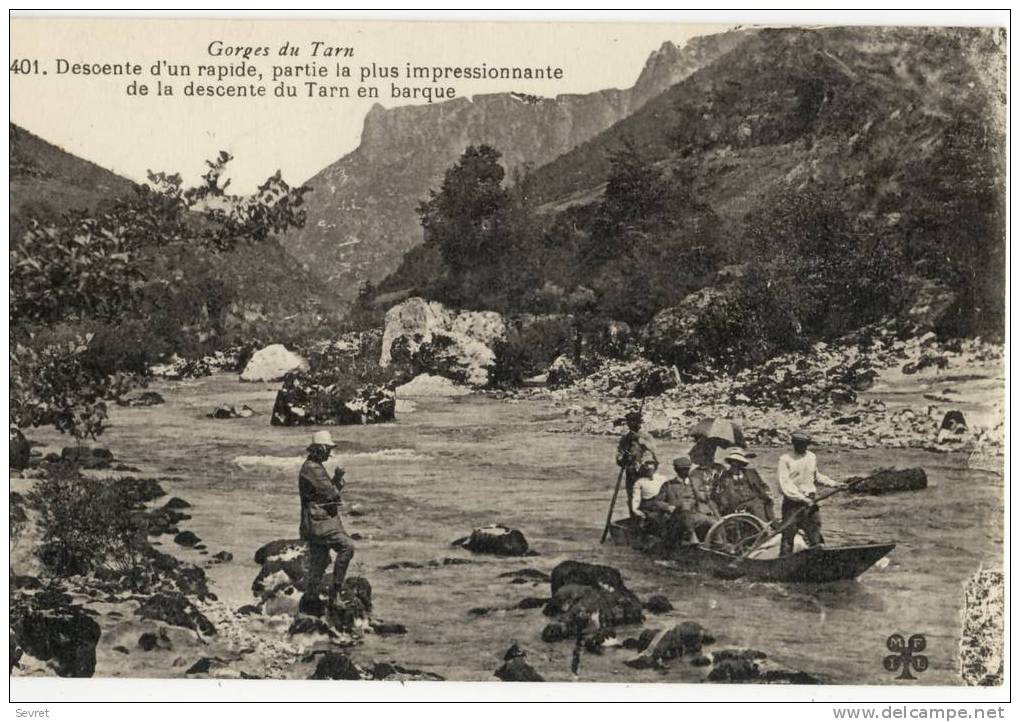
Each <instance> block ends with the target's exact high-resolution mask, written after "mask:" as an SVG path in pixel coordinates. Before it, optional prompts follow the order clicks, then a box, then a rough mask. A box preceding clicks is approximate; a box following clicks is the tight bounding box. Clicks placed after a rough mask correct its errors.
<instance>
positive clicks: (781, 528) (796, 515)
mask: <svg viewBox="0 0 1020 722" xmlns="http://www.w3.org/2000/svg"><path fill="white" fill-rule="evenodd" d="M862 481H864V479H863V478H861V479H858V480H857V481H855V482H851V483H850V484H841V485H840V486H837V487H836V488H835V489H830V490H829V491H826V492H824V493H822V494H819V495H818V496H817V497H815V501H814V503H813V504H811V506H805V507H804V508H802V509H798V510H797V511H796V512H794V513H793V514H792V515H791V516H790V518H789V519H787V520H786V521H785V522H784V523H783V524H781V525H780V526H779V527H778V528H777V529H774V530H773V531H772V533H771V534H769V535H768V536H765V537H762V538H761V539H760V540H759V541H758V543H757V544H755V545H754V546H753V547H751V548H750V549H748V550H747V551H746V552H744V553H743V554H741V555H740V557H739V558H738V559H737V560H736V561H739V560H740V559H746V558H747V557H748V556H750V555H751V554H753V553H754V552H755V551H757V550H758V549H760V548H761V547H762V546H764V544H765V542H767V541H768V540H769V539H772V538H774V537H775V536H776V535H778V534H782V533H783V532H784V531H786V530H787V529H789V528H790V527H791V526H793V525H794V524H795V523H796V522H797V521H799V520H800V517H801V515H802V514H803V513H804V512H806V511H808V510H809V509H811V508H812V507H816V506H817V505H818V502H820V501H822V500H823V499H828V498H829V497H830V496H832V495H834V494H838V493H839V492H841V491H846V490H848V489H851V488H853V487H855V486H857V484H859V483H860V482H862ZM736 561H735V562H734V563H736Z"/></svg>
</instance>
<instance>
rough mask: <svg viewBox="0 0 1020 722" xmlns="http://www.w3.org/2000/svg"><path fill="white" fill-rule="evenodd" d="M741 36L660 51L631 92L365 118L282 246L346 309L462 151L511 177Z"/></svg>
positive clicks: (392, 256)
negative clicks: (491, 150) (492, 153)
mask: <svg viewBox="0 0 1020 722" xmlns="http://www.w3.org/2000/svg"><path fill="white" fill-rule="evenodd" d="M748 35H749V34H748V33H746V32H729V33H723V34H719V35H712V36H706V37H702V38H695V39H692V40H691V41H689V42H688V43H686V44H685V45H684V46H683V47H677V46H676V45H674V44H673V43H668V42H667V43H665V44H664V45H663V46H662V47H661V48H660V49H659V50H657V51H656V52H654V53H652V55H651V56H650V57H649V59H648V62H647V63H646V65H645V67H644V69H643V71H642V72H641V74H640V76H639V78H638V80H637V82H636V83H635V85H634V86H633V87H632V88H629V89H626V90H616V89H610V90H603V91H599V92H596V93H589V94H586V95H560V96H557V97H555V98H538V97H535V96H529V95H523V94H518V93H499V94H491V95H477V96H474V98H473V99H468V98H458V99H456V100H452V101H449V102H446V103H439V104H435V105H427V106H403V107H398V108H392V109H384V108H383V107H382V106H380V105H376V106H375V107H374V108H372V110H371V111H370V112H369V113H368V114H367V115H366V117H365V124H364V129H363V132H362V139H361V144H360V146H359V147H358V148H357V149H356V150H355V151H353V152H352V153H350V154H349V155H347V156H345V157H343V158H341V159H340V160H339V161H337V162H336V163H333V164H332V165H330V166H328V167H326V168H325V169H323V170H322V171H321V172H320V173H318V174H317V175H315V176H314V177H313V178H311V179H310V180H309V181H308V185H310V186H312V188H313V190H312V192H311V193H309V194H308V196H307V197H306V208H307V210H308V223H307V224H306V225H305V227H304V228H303V229H301V230H299V231H294V232H292V233H290V234H288V236H287V237H286V238H285V239H284V244H285V246H286V248H287V249H288V251H290V252H291V253H292V254H293V255H294V256H295V257H296V258H298V259H299V260H300V261H303V262H304V263H305V264H306V266H307V267H308V268H309V270H310V271H312V272H313V273H316V274H317V275H319V276H320V277H321V278H323V279H325V280H328V281H329V282H330V285H331V286H332V290H333V292H334V293H336V294H337V295H338V296H339V297H341V298H343V299H345V300H348V301H349V300H351V299H353V298H354V297H355V295H356V294H357V292H358V290H359V288H360V287H361V285H362V284H363V283H364V282H365V281H370V282H372V283H377V282H378V281H380V280H381V279H383V278H384V277H386V276H387V275H388V274H389V273H391V272H392V271H393V270H395V269H396V268H397V266H398V264H399V263H400V261H401V259H402V258H403V256H404V254H405V253H406V252H407V251H408V250H410V249H411V248H412V247H414V246H416V245H418V244H419V243H420V242H421V240H422V232H421V226H420V224H419V219H418V214H417V212H416V208H417V206H418V203H419V202H420V201H421V200H423V199H424V198H426V197H427V196H428V192H429V189H430V188H435V187H438V185H439V183H440V182H441V180H442V176H443V172H444V171H445V170H446V168H448V167H449V166H450V165H452V164H453V163H454V162H456V160H457V158H458V157H459V156H460V154H461V153H463V152H464V149H465V148H466V147H467V146H468V145H472V144H476V145H477V144H482V143H487V144H489V145H492V146H494V147H496V148H497V149H498V150H499V151H500V152H502V154H503V162H504V164H505V166H506V167H507V169H508V170H510V171H511V172H512V171H513V169H517V168H521V167H524V166H531V167H537V166H540V165H543V164H545V163H548V162H550V161H552V160H553V159H554V158H556V157H557V156H560V155H562V154H563V153H566V152H568V151H570V150H571V149H572V148H575V147H576V146H578V145H579V144H581V143H583V142H585V141H587V140H589V139H591V138H593V137H594V136H596V135H597V134H599V133H601V132H602V131H604V130H606V129H607V128H609V127H610V126H612V125H613V124H614V123H616V122H617V121H619V120H621V119H623V118H626V117H627V116H629V115H631V114H633V113H634V112H635V111H637V110H638V109H639V108H640V107H641V106H643V105H644V104H645V103H646V102H647V101H648V100H649V99H651V98H653V97H655V96H657V95H659V94H660V93H661V92H662V91H664V90H665V89H666V88H668V87H670V86H671V85H673V84H674V83H677V82H679V81H681V80H683V79H684V78H686V77H687V76H688V75H690V74H691V73H692V72H694V71H695V70H697V69H698V68H700V67H702V66H703V65H704V64H706V63H709V62H711V61H712V60H714V59H715V58H718V57H719V56H721V55H723V54H724V53H726V52H728V51H729V50H732V49H733V48H734V47H736V46H737V45H739V44H740V43H742V42H744V41H745V40H746V39H747V37H748Z"/></svg>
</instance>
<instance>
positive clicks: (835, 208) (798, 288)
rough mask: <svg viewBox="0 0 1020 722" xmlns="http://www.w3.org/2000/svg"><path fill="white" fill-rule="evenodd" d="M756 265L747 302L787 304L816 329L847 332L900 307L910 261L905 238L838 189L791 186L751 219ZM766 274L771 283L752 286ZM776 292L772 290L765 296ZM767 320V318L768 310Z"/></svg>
mask: <svg viewBox="0 0 1020 722" xmlns="http://www.w3.org/2000/svg"><path fill="white" fill-rule="evenodd" d="M744 238H745V243H746V244H747V246H748V250H749V251H750V259H751V266H750V268H749V272H748V277H750V279H752V281H750V282H746V283H745V284H744V288H743V290H742V293H743V296H744V299H745V303H744V308H745V309H749V308H753V306H752V303H753V302H757V303H760V304H762V307H763V309H764V310H765V311H766V315H767V316H771V315H772V313H773V310H774V309H773V308H770V307H769V305H770V304H771V305H772V306H773V307H775V308H779V307H785V308H786V309H788V313H789V314H790V315H792V316H793V317H794V318H796V319H797V321H798V323H799V325H800V326H801V327H802V332H803V333H804V334H805V335H807V336H809V337H816V338H830V337H834V336H840V335H843V334H845V333H848V332H849V331H852V330H854V329H856V328H859V327H860V326H862V325H864V324H867V323H870V322H872V321H876V320H878V319H879V318H881V317H882V316H883V315H886V314H889V313H892V312H895V311H898V310H900V308H901V307H902V304H903V302H904V300H905V299H904V298H903V295H902V292H903V283H902V280H903V276H904V275H905V273H906V268H907V266H906V264H905V260H904V257H903V252H902V249H901V246H900V243H899V241H898V239H897V238H896V237H895V236H893V235H891V234H889V233H887V232H885V230H884V229H883V228H882V227H881V226H880V225H878V224H876V223H875V222H874V221H872V220H871V219H869V218H867V217H861V216H859V215H855V214H854V212H853V210H852V209H851V208H848V207H847V204H846V202H845V195H844V194H843V193H841V192H840V191H839V190H837V189H827V188H815V187H809V188H806V189H803V190H787V191H782V192H780V193H779V194H776V195H774V196H771V197H769V198H767V199H765V200H764V201H763V202H762V203H761V205H760V206H759V207H758V208H757V209H755V210H754V211H752V212H751V213H749V214H748V217H747V218H746V219H745V227H744ZM759 271H760V273H761V274H762V276H763V277H764V280H765V285H764V287H762V286H761V284H759V286H758V288H757V289H755V288H753V287H751V285H750V283H754V282H756V281H755V280H754V277H755V276H756V275H758V273H759ZM766 294H767V295H769V296H771V298H769V299H766V298H765V296H766ZM761 320H763V321H764V320H766V318H765V316H763V317H762V319H761Z"/></svg>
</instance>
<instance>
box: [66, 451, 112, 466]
mask: <svg viewBox="0 0 1020 722" xmlns="http://www.w3.org/2000/svg"><path fill="white" fill-rule="evenodd" d="M60 458H61V460H62V461H65V462H67V463H69V464H77V465H78V466H79V467H81V468H82V469H109V468H110V462H112V461H113V453H112V452H111V451H110V450H109V449H104V448H102V447H101V446H65V447H64V448H63V449H62V450H61V451H60Z"/></svg>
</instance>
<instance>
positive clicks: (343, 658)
mask: <svg viewBox="0 0 1020 722" xmlns="http://www.w3.org/2000/svg"><path fill="white" fill-rule="evenodd" d="M308 679H349V680H355V679H361V673H360V672H359V671H358V668H357V667H356V666H354V662H352V661H351V658H350V657H348V656H347V655H346V654H344V653H343V652H334V651H329V652H326V653H325V654H323V655H322V656H321V657H319V661H318V663H317V664H316V665H315V671H314V672H312V676H311V677H309V678H308Z"/></svg>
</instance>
